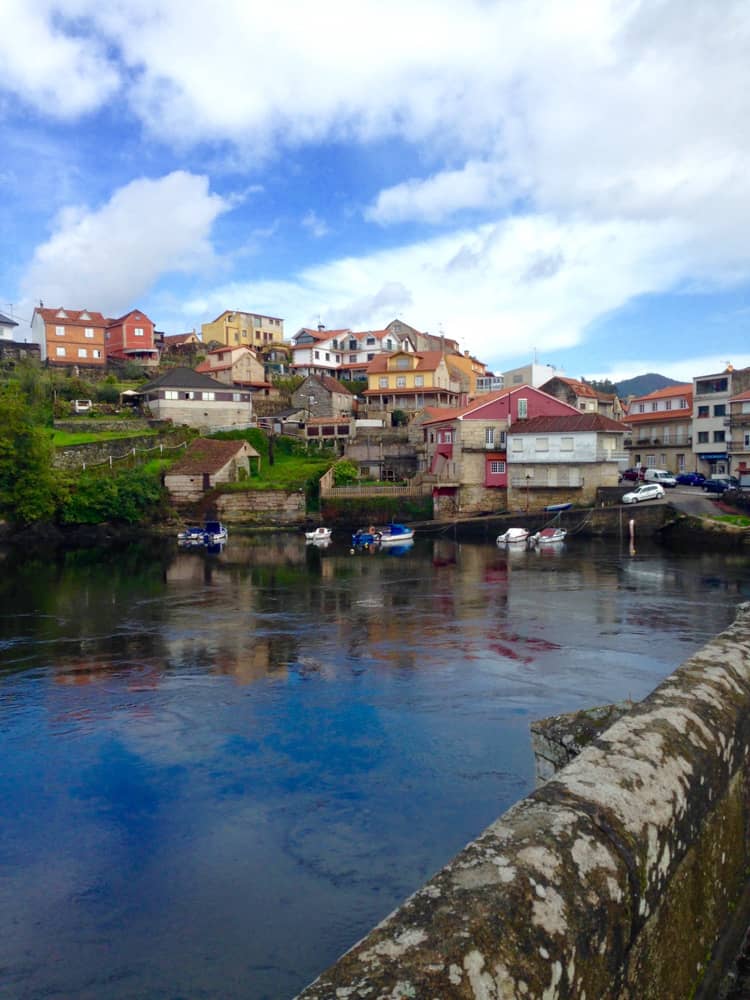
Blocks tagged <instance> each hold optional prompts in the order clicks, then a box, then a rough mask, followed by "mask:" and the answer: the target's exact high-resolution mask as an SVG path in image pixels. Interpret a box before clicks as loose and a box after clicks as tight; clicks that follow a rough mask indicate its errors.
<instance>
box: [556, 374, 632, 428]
mask: <svg viewBox="0 0 750 1000" xmlns="http://www.w3.org/2000/svg"><path fill="white" fill-rule="evenodd" d="M540 388H541V389H542V391H543V392H546V393H548V394H549V395H550V396H554V397H555V398H556V399H561V400H562V401H563V402H564V403H570V405H571V406H574V407H575V408H576V409H577V410H580V411H581V413H601V414H602V415H603V416H605V417H611V418H612V420H620V419H622V417H623V416H624V415H625V414H624V410H623V408H622V404H621V403H620V400H619V399H618V397H617V395H616V394H615V393H609V392H600V391H599V390H598V389H595V388H594V387H593V386H592V385H589V384H588V383H587V382H582V381H580V379H575V378H566V377H565V376H564V375H554V376H553V377H552V378H551V379H548V380H547V381H546V382H543V383H542V385H541V386H540Z"/></svg>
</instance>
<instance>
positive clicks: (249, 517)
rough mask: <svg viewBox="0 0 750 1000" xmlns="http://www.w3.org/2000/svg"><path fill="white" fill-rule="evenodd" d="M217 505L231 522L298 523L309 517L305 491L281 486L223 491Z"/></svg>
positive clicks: (223, 516)
mask: <svg viewBox="0 0 750 1000" xmlns="http://www.w3.org/2000/svg"><path fill="white" fill-rule="evenodd" d="M216 509H217V511H218V516H219V518H220V519H221V520H222V521H226V522H227V523H228V524H257V525H264V526H268V525H271V524H273V525H279V526H286V525H297V524H303V523H304V522H305V520H306V514H305V494H304V493H302V492H295V493H282V492H280V491H278V490H264V491H261V490H246V491H243V492H238V493H219V494H218V495H217V496H216Z"/></svg>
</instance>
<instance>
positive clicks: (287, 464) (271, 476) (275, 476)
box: [221, 455, 333, 493]
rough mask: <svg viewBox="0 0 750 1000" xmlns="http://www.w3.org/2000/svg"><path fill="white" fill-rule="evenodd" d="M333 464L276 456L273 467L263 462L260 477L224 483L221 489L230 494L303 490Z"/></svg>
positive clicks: (331, 460) (326, 459)
mask: <svg viewBox="0 0 750 1000" xmlns="http://www.w3.org/2000/svg"><path fill="white" fill-rule="evenodd" d="M332 464H333V459H331V458H315V457H307V456H301V455H277V456H276V459H275V461H274V464H273V465H269V463H268V461H265V462H263V465H262V468H261V471H260V475H259V476H258V475H252V476H250V477H249V478H248V479H241V480H240V481H239V482H237V483H226V484H224V485H223V486H222V487H221V489H222V491H227V492H230V493H245V492H247V491H248V490H295V489H304V488H305V484H306V483H307V481H308V480H309V479H313V478H316V477H319V476H321V475H322V474H323V473H324V472H325V471H326V469H328V468H330V466H331V465H332Z"/></svg>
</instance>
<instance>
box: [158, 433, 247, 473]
mask: <svg viewBox="0 0 750 1000" xmlns="http://www.w3.org/2000/svg"><path fill="white" fill-rule="evenodd" d="M247 449H249V451H248V450H247ZM240 451H244V452H246V453H247V454H248V455H250V457H252V458H258V452H257V451H256V450H255V448H253V446H252V445H250V444H248V443H247V441H215V440H214V439H213V438H196V439H195V440H194V441H191V442H190V444H189V445H188V447H187V450H186V451H185V454H184V455H183V456H182V458H180V459H178V460H177V461H176V462H175V464H174V465H173V466H172V467H171V469H169V471H168V472H167V475H168V476H172V475H175V474H177V475H182V476H189V475H202V474H203V473H204V472H207V473H209V474H210V473H213V472H218V471H219V470H220V469H223V468H224V466H225V465H226V464H227V462H231V460H232V459H233V458H234V457H235V455H237V453H238V452H240Z"/></svg>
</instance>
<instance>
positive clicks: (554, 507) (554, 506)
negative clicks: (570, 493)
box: [544, 503, 573, 513]
mask: <svg viewBox="0 0 750 1000" xmlns="http://www.w3.org/2000/svg"><path fill="white" fill-rule="evenodd" d="M572 506H573V504H572V503H551V504H549V505H548V506H547V507H545V508H544V509H545V510H546V511H549V512H550V513H554V512H555V511H558V510H570V508H571V507H572Z"/></svg>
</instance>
